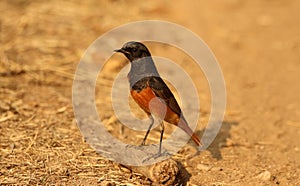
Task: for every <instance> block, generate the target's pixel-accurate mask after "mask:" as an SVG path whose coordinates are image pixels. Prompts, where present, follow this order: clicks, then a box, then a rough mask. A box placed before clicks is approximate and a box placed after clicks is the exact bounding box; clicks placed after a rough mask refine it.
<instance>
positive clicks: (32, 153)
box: [0, 0, 300, 185]
mask: <svg viewBox="0 0 300 186" xmlns="http://www.w3.org/2000/svg"><path fill="white" fill-rule="evenodd" d="M299 10H300V1H298V0H286V1H280V0H272V1H271V0H254V1H239V0H224V1H149V2H144V3H141V2H140V1H118V0H113V1H96V0H90V1H58V0H52V1H48V2H46V1H39V0H37V1H27V0H15V1H8V0H7V1H5V0H3V1H0V12H1V14H0V26H1V27H0V29H1V30H0V33H1V34H0V37H1V38H0V41H1V47H0V57H1V61H0V134H1V135H0V147H1V149H0V150H1V151H0V184H8V185H10V184H22V185H25V184H29V185H35V184H38V185H40V184H41V185H55V184H58V185H88V184H89V185H114V184H116V185H140V184H143V185H150V184H151V183H152V182H151V180H149V179H147V178H146V177H144V176H143V175H141V174H139V173H135V172H131V171H129V170H128V169H126V168H124V167H121V166H119V165H118V164H117V163H114V162H111V161H109V160H106V159H105V158H104V157H101V156H100V155H99V154H97V153H95V151H94V150H93V149H92V148H91V147H90V146H89V145H88V144H86V143H85V142H84V141H83V138H82V136H81V134H80V132H79V130H78V128H77V125H76V121H75V118H74V114H73V110H72V99H71V98H72V97H71V95H72V82H73V81H72V80H73V77H74V73H75V70H76V67H77V64H78V62H79V60H80V58H81V57H82V55H83V54H84V51H85V50H86V49H87V47H88V46H89V45H90V44H91V43H92V42H93V41H94V40H95V39H97V38H98V37H99V36H100V35H102V34H103V33H105V32H106V31H109V30H110V29H112V28H114V27H116V26H119V25H121V24H125V23H128V22H131V21H138V20H147V19H161V20H167V21H171V22H174V23H177V24H180V25H182V26H185V27H187V28H188V29H190V30H192V31H193V32H195V33H196V34H198V35H199V36H200V37H201V38H202V39H203V40H204V41H205V42H206V43H207V44H208V46H209V47H210V48H211V49H212V51H213V52H214V54H215V56H216V58H217V59H218V62H219V64H220V66H221V68H222V71H223V74H224V78H225V81H226V89H227V109H226V113H225V119H224V122H223V126H222V128H221V130H220V133H219V134H218V136H217V138H216V139H215V141H214V142H213V143H212V144H211V145H210V147H209V148H208V149H207V150H206V151H204V152H201V153H199V154H197V155H194V154H195V146H194V145H193V143H192V142H189V143H188V144H187V145H186V146H185V147H183V148H182V150H180V151H179V152H178V154H177V155H176V156H175V157H174V158H175V159H177V160H178V161H180V162H181V163H182V165H183V166H184V168H185V169H186V170H187V171H188V173H189V174H190V176H189V180H188V181H187V185H277V184H279V185H300V179H299V175H300V145H299V139H300V96H299V95H300V86H299V82H298V81H299V78H300V65H299V62H300V55H299V52H300V34H299V33H300V24H299V23H300V13H299ZM149 48H150V50H151V51H153V53H154V54H159V49H158V48H155V47H150V46H149ZM170 52H172V51H169V52H168V51H166V55H167V54H168V53H169V54H170ZM170 56H173V57H174V56H175V57H174V58H177V59H179V61H180V59H181V58H180V54H178V55H177V54H176V52H174V54H173V53H172V55H170ZM176 56H177V57H176ZM115 58H117V59H119V60H124V61H125V59H124V58H123V56H115ZM179 63H180V62H179ZM107 68H108V70H109V71H110V72H115V73H117V72H118V70H120V68H119V67H116V66H113V67H111V68H110V67H109V66H108V67H107ZM186 68H187V69H189V68H190V70H191V69H192V65H189V64H187V65H186ZM191 73H192V70H191ZM112 74H113V73H112ZM104 76H105V73H104ZM191 76H192V77H195V78H197V76H196V75H195V74H194V75H193V74H192V75H191ZM108 79H109V78H108ZM202 81H203V86H201V85H200V87H198V92H199V97H200V100H201V104H202V105H201V116H202V118H200V123H201V124H200V125H199V126H198V128H197V130H198V131H199V130H202V129H203V128H204V127H205V121H207V120H208V117H209V111H210V96H209V90H208V87H207V84H205V81H204V80H203V78H202V79H201V78H200V79H199V82H202ZM200 84H201V83H200ZM98 85H99V86H101V83H99V84H98ZM98 88H99V87H98ZM100 89H101V87H100ZM97 103H98V104H97V105H98V108H100V109H101V103H102V105H103V100H102V102H101V100H99V101H98V102H97ZM133 107H134V106H133ZM103 119H104V120H106V123H107V126H108V130H109V131H111V132H112V133H113V134H114V135H116V136H117V137H120V139H124V140H125V141H128V142H131V143H132V144H137V143H139V142H140V141H141V139H142V136H143V134H140V133H137V134H136V135H137V136H135V135H132V134H135V133H134V132H131V131H127V132H126V130H125V131H123V132H121V130H119V128H120V127H119V128H118V127H114V126H115V125H117V124H118V121H117V120H116V119H115V118H114V117H113V113H111V112H106V115H105V116H103ZM116 129H117V130H116ZM152 133H154V134H151V135H152V137H150V142H151V141H152V142H154V143H157V140H156V141H155V138H157V137H158V136H159V132H152Z"/></svg>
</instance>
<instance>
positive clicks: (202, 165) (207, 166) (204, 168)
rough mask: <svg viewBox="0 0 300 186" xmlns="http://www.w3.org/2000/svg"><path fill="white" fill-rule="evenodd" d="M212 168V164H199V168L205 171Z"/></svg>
mask: <svg viewBox="0 0 300 186" xmlns="http://www.w3.org/2000/svg"><path fill="white" fill-rule="evenodd" d="M211 168H212V166H209V165H205V164H198V165H197V169H199V170H204V171H209V170H210V169H211Z"/></svg>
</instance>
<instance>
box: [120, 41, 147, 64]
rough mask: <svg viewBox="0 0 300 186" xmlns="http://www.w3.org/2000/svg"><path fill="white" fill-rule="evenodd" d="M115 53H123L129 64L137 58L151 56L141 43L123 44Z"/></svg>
mask: <svg viewBox="0 0 300 186" xmlns="http://www.w3.org/2000/svg"><path fill="white" fill-rule="evenodd" d="M115 52H121V53H123V54H124V55H125V56H126V57H127V58H128V59H129V60H130V62H131V61H134V60H137V59H139V58H143V57H148V56H151V54H150V52H149V50H148V49H147V47H146V46H145V45H144V44H143V43H140V42H135V41H130V42H128V43H125V44H124V45H123V47H122V48H121V49H118V50H115Z"/></svg>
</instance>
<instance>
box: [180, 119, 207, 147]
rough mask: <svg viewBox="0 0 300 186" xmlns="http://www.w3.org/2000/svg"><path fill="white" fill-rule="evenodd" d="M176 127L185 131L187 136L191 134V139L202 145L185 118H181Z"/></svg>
mask: <svg viewBox="0 0 300 186" xmlns="http://www.w3.org/2000/svg"><path fill="white" fill-rule="evenodd" d="M178 127H179V128H181V129H182V130H183V131H184V132H186V133H187V134H188V135H189V136H191V138H192V140H193V141H194V142H195V143H196V144H197V145H198V146H202V143H201V141H200V139H199V137H198V136H197V134H195V133H194V132H193V131H192V129H191V128H190V127H189V126H188V124H187V122H186V120H185V119H184V118H182V119H181V120H180V121H179V123H178Z"/></svg>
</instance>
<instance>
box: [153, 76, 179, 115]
mask: <svg viewBox="0 0 300 186" xmlns="http://www.w3.org/2000/svg"><path fill="white" fill-rule="evenodd" d="M148 84H149V86H150V88H151V89H152V90H153V92H154V93H155V95H156V96H157V97H159V98H161V99H163V100H164V101H165V102H166V104H167V105H168V106H169V108H171V109H172V110H173V111H174V112H175V113H176V114H178V115H181V109H180V107H179V105H178V103H177V101H176V99H175V97H174V95H173V93H172V92H171V90H170V89H169V87H168V86H167V85H166V84H165V82H164V81H163V80H162V79H161V78H160V77H156V76H152V77H151V78H150V79H149V81H148Z"/></svg>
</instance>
